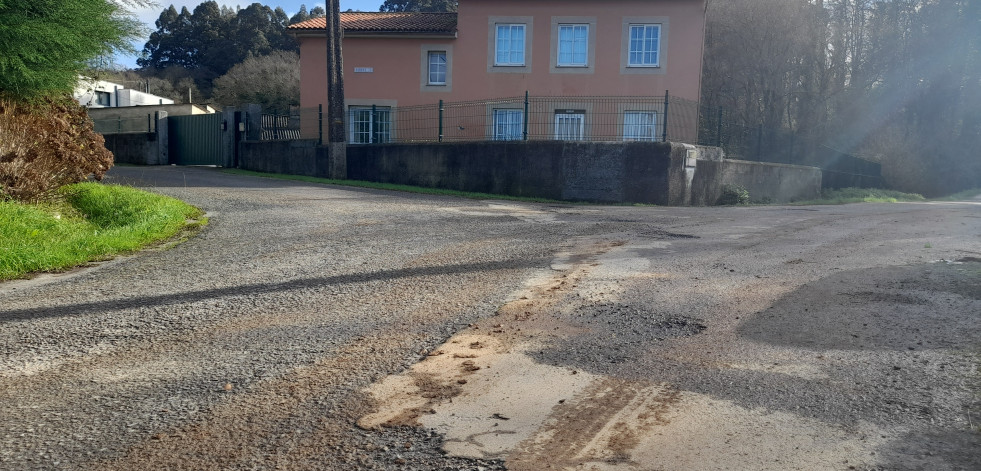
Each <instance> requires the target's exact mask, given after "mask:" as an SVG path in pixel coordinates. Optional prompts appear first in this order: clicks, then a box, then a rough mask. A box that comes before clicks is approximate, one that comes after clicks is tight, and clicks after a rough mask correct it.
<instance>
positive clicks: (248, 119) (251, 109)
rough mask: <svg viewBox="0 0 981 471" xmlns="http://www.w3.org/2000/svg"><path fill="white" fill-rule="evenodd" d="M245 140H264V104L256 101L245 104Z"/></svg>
mask: <svg viewBox="0 0 981 471" xmlns="http://www.w3.org/2000/svg"><path fill="white" fill-rule="evenodd" d="M245 140H247V141H261V140H262V106H260V105H257V104H255V103H252V104H248V105H245Z"/></svg>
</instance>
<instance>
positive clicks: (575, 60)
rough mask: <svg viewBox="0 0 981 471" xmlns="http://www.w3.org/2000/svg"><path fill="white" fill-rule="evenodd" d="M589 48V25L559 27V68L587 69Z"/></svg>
mask: <svg viewBox="0 0 981 471" xmlns="http://www.w3.org/2000/svg"><path fill="white" fill-rule="evenodd" d="M588 48H589V25H559V54H558V57H559V58H558V64H557V65H559V66H566V67H585V66H586V65H587V64H586V57H588V55H589V54H588Z"/></svg>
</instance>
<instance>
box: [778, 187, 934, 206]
mask: <svg viewBox="0 0 981 471" xmlns="http://www.w3.org/2000/svg"><path fill="white" fill-rule="evenodd" d="M910 201H926V198H924V197H923V196H921V195H918V194H916V193H903V192H901V191H895V190H882V189H878V188H842V189H840V190H824V191H822V192H821V198H820V199H816V200H808V201H797V202H794V203H793V204H798V205H812V204H847V203H899V202H910Z"/></svg>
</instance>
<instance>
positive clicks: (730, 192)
mask: <svg viewBox="0 0 981 471" xmlns="http://www.w3.org/2000/svg"><path fill="white" fill-rule="evenodd" d="M717 204H720V205H736V204H749V190H747V189H745V188H743V187H741V186H739V185H730V184H728V183H727V184H725V185H722V194H721V195H719V201H718V202H717Z"/></svg>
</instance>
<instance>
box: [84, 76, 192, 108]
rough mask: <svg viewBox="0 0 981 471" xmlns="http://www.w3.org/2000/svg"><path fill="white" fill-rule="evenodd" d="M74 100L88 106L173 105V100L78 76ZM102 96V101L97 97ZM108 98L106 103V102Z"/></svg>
mask: <svg viewBox="0 0 981 471" xmlns="http://www.w3.org/2000/svg"><path fill="white" fill-rule="evenodd" d="M74 97H75V101H77V102H79V103H80V104H82V106H87V107H90V108H116V107H121V106H146V105H161V104H163V105H173V104H174V100H171V99H169V98H163V97H159V96H157V95H153V94H150V93H144V92H141V91H139V90H133V89H130V88H126V87H124V86H122V85H120V84H118V83H113V82H107V81H105V80H90V79H86V78H81V77H80V78H79V80H78V85H76V87H75V93H74ZM100 97H101V98H103V103H99V99H100ZM106 100H108V103H106Z"/></svg>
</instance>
